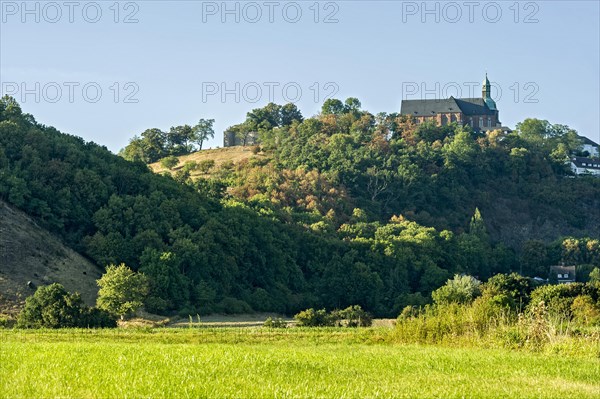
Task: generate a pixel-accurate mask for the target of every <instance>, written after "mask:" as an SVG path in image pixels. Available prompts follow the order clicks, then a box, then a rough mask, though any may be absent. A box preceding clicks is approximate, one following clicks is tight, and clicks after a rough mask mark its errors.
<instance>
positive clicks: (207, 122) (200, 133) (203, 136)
mask: <svg viewBox="0 0 600 399" xmlns="http://www.w3.org/2000/svg"><path fill="white" fill-rule="evenodd" d="M214 123H215V120H214V119H200V120H199V121H198V123H197V124H196V125H195V126H194V127H193V129H192V130H193V142H194V143H196V144H198V150H201V149H202V143H204V142H205V141H206V140H208V139H209V138H211V139H212V138H213V137H215V131H214V129H213V124H214Z"/></svg>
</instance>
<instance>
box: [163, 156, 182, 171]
mask: <svg viewBox="0 0 600 399" xmlns="http://www.w3.org/2000/svg"><path fill="white" fill-rule="evenodd" d="M178 163H179V158H177V157H176V156H174V155H169V156H168V157H165V158H163V159H161V161H160V164H161V166H162V167H163V168H165V169H173V168H174V167H175V166H177V164H178Z"/></svg>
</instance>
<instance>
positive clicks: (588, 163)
mask: <svg viewBox="0 0 600 399" xmlns="http://www.w3.org/2000/svg"><path fill="white" fill-rule="evenodd" d="M571 163H572V164H573V165H575V166H577V167H578V168H586V169H594V170H600V159H592V158H584V157H573V158H571Z"/></svg>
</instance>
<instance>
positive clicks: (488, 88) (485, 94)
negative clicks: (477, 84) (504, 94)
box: [481, 72, 497, 111]
mask: <svg viewBox="0 0 600 399" xmlns="http://www.w3.org/2000/svg"><path fill="white" fill-rule="evenodd" d="M481 97H482V98H483V101H484V102H485V104H486V105H487V107H488V108H489V109H490V110H492V111H496V110H497V108H496V102H495V101H494V100H493V99H492V85H491V84H490V81H489V79H488V76H487V72H486V73H485V80H484V81H483V85H482V87H481Z"/></svg>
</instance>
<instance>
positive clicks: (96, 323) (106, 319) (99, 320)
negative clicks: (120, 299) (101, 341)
mask: <svg viewBox="0 0 600 399" xmlns="http://www.w3.org/2000/svg"><path fill="white" fill-rule="evenodd" d="M82 316H83V318H82V321H81V325H80V327H87V328H115V327H116V326H117V320H116V319H115V318H114V316H113V315H111V314H110V313H108V312H107V311H106V310H102V309H98V308H89V309H86V310H85V311H84V312H83V313H82Z"/></svg>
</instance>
